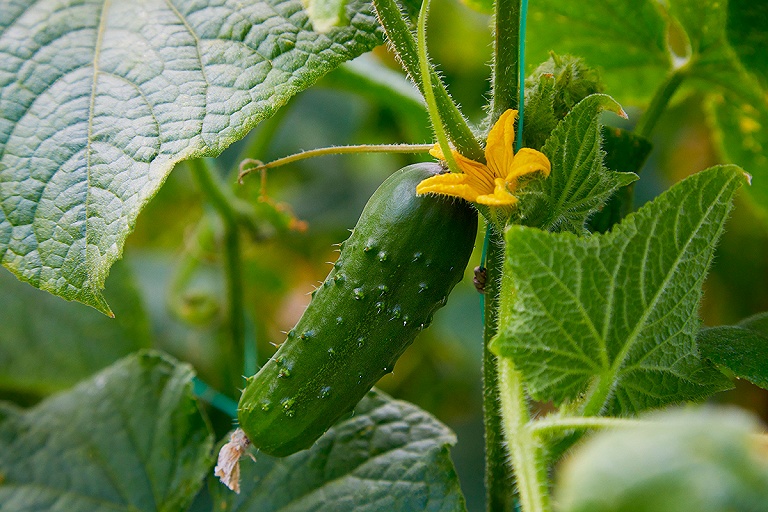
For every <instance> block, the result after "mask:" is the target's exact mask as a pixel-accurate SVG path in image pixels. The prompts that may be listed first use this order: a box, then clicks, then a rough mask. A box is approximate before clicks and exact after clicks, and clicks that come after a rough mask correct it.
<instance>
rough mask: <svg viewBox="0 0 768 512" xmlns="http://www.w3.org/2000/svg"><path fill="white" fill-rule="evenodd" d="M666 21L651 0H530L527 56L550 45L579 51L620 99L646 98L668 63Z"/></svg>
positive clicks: (532, 58)
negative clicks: (586, 0) (588, 1)
mask: <svg viewBox="0 0 768 512" xmlns="http://www.w3.org/2000/svg"><path fill="white" fill-rule="evenodd" d="M665 31H666V23H665V22H664V19H663V17H662V15H661V12H660V9H659V6H658V2H656V1H655V0H603V1H600V2H592V3H590V4H589V6H586V5H584V4H583V3H581V2H572V1H568V0H536V1H535V2H531V7H530V13H529V15H528V33H530V34H531V37H529V38H528V39H527V41H526V51H527V55H528V57H527V59H528V60H527V61H528V62H534V63H535V62H541V61H544V60H546V58H547V56H548V54H549V52H550V51H555V52H556V53H558V54H566V53H570V54H572V55H578V56H579V57H583V58H584V59H585V61H586V62H587V64H588V65H589V66H591V67H596V68H598V69H600V70H602V71H603V73H602V79H603V81H604V82H605V85H606V86H607V91H608V92H610V93H611V94H617V95H618V94H620V95H621V97H620V98H619V99H620V101H628V100H629V101H633V100H638V99H641V100H642V99H645V98H648V96H649V95H650V94H652V93H653V90H654V88H655V87H656V86H657V85H658V84H659V82H661V80H663V78H664V75H665V74H666V72H667V70H668V69H669V68H670V66H671V57H670V55H669V51H668V49H667V43H666V38H665Z"/></svg>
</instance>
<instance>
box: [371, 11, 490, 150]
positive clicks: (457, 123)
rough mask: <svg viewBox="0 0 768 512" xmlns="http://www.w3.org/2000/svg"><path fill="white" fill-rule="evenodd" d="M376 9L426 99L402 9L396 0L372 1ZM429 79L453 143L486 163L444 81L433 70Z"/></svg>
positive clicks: (401, 62) (388, 38) (411, 35)
mask: <svg viewBox="0 0 768 512" xmlns="http://www.w3.org/2000/svg"><path fill="white" fill-rule="evenodd" d="M373 7H374V9H375V10H376V15H377V16H378V18H379V22H380V23H381V26H382V27H384V31H385V32H386V34H387V41H388V42H389V44H390V45H391V46H392V48H394V50H395V53H396V54H397V58H398V59H399V60H400V64H402V66H403V69H405V72H406V73H407V74H408V76H410V77H411V79H412V80H413V82H414V83H415V84H416V86H417V87H418V88H419V90H420V91H421V93H422V95H424V96H425V97H426V94H425V86H424V83H423V81H422V80H421V69H420V67H419V53H418V51H417V45H416V39H415V38H414V37H413V33H412V32H411V30H410V29H409V28H408V23H407V22H406V21H405V18H404V17H403V13H402V12H401V11H400V7H399V6H398V5H397V2H396V1H395V0H373ZM429 75H430V81H431V85H432V92H433V94H434V96H435V102H436V104H437V107H438V110H439V112H440V117H441V118H442V120H443V122H444V126H445V129H446V132H447V135H448V137H449V138H450V140H451V142H453V144H454V145H455V146H456V149H457V150H458V151H459V153H461V154H462V155H464V156H466V157H467V158H471V159H472V160H475V161H478V162H484V161H485V154H484V152H483V148H482V146H481V145H480V143H479V142H478V141H477V138H475V134H474V133H472V130H471V129H470V128H469V125H468V124H467V121H466V119H464V116H463V115H462V113H461V111H460V110H459V108H458V107H457V106H456V103H454V102H453V100H452V99H451V96H450V95H449V94H448V91H447V89H446V88H445V85H444V84H443V82H442V80H440V77H438V76H437V73H435V72H434V71H433V70H430V74H429Z"/></svg>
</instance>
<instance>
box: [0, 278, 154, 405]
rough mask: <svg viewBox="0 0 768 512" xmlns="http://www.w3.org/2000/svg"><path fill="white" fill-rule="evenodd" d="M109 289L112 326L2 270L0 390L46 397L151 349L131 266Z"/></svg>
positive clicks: (90, 311) (111, 281) (96, 314)
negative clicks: (112, 316)
mask: <svg viewBox="0 0 768 512" xmlns="http://www.w3.org/2000/svg"><path fill="white" fill-rule="evenodd" d="M108 284H109V288H108V289H107V291H106V293H105V295H106V297H107V298H108V299H110V300H111V301H112V302H113V303H114V304H115V311H116V312H117V318H116V319H114V320H112V319H109V318H107V317H106V316H104V315H102V314H101V313H99V312H98V311H94V310H93V309H91V308H87V307H85V306H83V305H82V304H76V303H71V302H65V301H63V300H61V299H58V298H56V297H53V296H52V295H50V294H48V293H45V292H42V291H40V290H36V289H34V288H32V287H31V286H27V285H26V284H24V283H21V282H19V281H18V280H17V279H16V278H14V277H13V275H11V274H10V273H9V272H6V271H5V270H2V269H0V303H2V305H3V307H2V308H0V390H5V391H13V392H24V393H31V394H34V395H44V394H48V393H51V392H53V391H57V390H60V389H63V388H67V387H70V386H72V385H74V384H75V383H76V382H78V381H80V380H82V379H85V378H86V377H89V376H90V375H91V374H93V373H95V372H97V371H98V370H101V369H102V368H104V367H105V366H107V365H109V364H111V363H113V362H115V361H117V360H118V359H120V358H121V357H124V356H126V355H128V354H130V353H131V352H135V351H136V350H138V349H140V348H147V347H149V346H150V332H149V320H148V318H147V315H146V312H145V311H144V308H143V305H142V303H141V298H140V296H139V293H138V291H137V290H136V289H135V288H134V285H133V276H132V274H131V272H130V270H129V268H128V266H127V265H125V264H117V265H115V266H114V268H113V272H112V275H111V276H110V278H109V280H108Z"/></svg>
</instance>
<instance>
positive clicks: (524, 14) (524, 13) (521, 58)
mask: <svg viewBox="0 0 768 512" xmlns="http://www.w3.org/2000/svg"><path fill="white" fill-rule="evenodd" d="M527 18H528V0H522V1H521V3H520V44H519V45H518V55H517V62H518V66H517V68H518V71H519V78H518V84H519V85H518V90H519V91H520V92H519V94H518V99H517V113H518V116H517V133H516V136H515V152H518V151H520V148H522V147H523V118H524V117H525V25H526V23H525V22H526V19H527ZM491 229H492V228H491V225H490V224H488V225H487V226H486V228H485V238H484V239H483V252H482V253H481V255H480V267H481V268H485V263H486V259H487V257H488V243H489V242H490V240H491ZM480 309H481V311H485V295H483V294H480ZM483 320H485V316H483Z"/></svg>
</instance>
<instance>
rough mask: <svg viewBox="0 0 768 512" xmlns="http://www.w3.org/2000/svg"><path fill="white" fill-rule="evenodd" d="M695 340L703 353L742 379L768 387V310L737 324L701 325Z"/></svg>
mask: <svg viewBox="0 0 768 512" xmlns="http://www.w3.org/2000/svg"><path fill="white" fill-rule="evenodd" d="M696 342H697V343H698V345H699V350H701V355H702V356H704V357H706V358H707V359H709V360H710V361H712V362H713V363H714V364H715V365H717V366H719V367H722V368H726V369H728V370H730V371H732V372H733V373H734V375H736V377H738V378H740V379H747V380H748V381H749V382H751V383H752V384H755V385H757V386H760V387H761V388H764V389H768V313H760V314H757V315H754V316H751V317H749V318H747V319H745V320H742V321H741V322H739V323H738V324H737V325H727V326H720V327H711V328H709V329H702V330H701V331H700V332H699V335H698V337H697V338H696Z"/></svg>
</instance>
